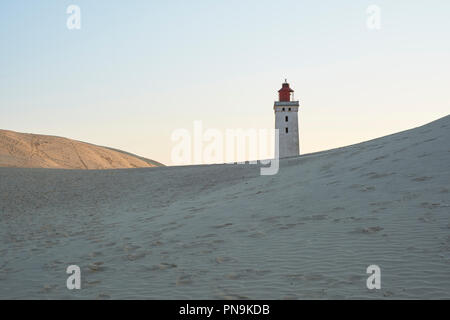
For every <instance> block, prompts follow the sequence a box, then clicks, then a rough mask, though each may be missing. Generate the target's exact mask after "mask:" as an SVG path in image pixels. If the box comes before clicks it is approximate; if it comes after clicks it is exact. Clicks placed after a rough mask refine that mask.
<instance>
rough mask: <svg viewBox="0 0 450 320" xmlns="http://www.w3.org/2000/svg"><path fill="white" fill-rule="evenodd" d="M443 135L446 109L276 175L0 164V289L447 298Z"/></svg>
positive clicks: (447, 133) (449, 147) (449, 167)
mask: <svg viewBox="0 0 450 320" xmlns="http://www.w3.org/2000/svg"><path fill="white" fill-rule="evenodd" d="M449 141H450V117H445V118H443V119H440V120H438V121H435V122H433V123H431V124H428V125H426V126H423V127H419V128H416V129H413V130H409V131H405V132H402V133H398V134H394V135H390V136H387V137H383V138H380V139H376V140H372V141H368V142H365V143H362V144H358V145H354V146H349V147H345V148H340V149H335V150H330V151H327V152H322V153H317V154H310V155H304V156H301V157H298V158H292V159H285V160H282V162H281V167H280V171H279V173H278V174H277V175H275V176H260V175H259V166H257V165H249V164H246V165H212V166H191V167H161V168H145V169H127V170H112V171H82V170H49V169H12V168H1V169H0V240H1V241H0V298H1V299H10V298H12V299H15V298H25V299H56V298H58V299H77V298H83V299H131V298H133V299H175V298H179V299H245V298H249V299H354V298H383V299H399V298H406V299H417V298H425V299H432V298H437V299H444V298H445V299H449V298H450V219H449V217H450V193H449V189H450V183H449V182H450V144H449ZM71 264H76V265H79V266H80V267H81V270H82V275H81V277H82V280H81V282H82V289H81V290H78V291H69V290H68V289H67V288H66V279H67V277H68V275H67V274H66V273H65V270H66V268H67V266H68V265H71ZM372 264H376V265H378V266H380V268H381V286H382V288H381V290H368V289H367V287H366V279H367V277H368V275H367V274H366V268H367V267H368V266H369V265H372Z"/></svg>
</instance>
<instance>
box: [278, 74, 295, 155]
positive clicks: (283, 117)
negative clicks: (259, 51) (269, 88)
mask: <svg viewBox="0 0 450 320" xmlns="http://www.w3.org/2000/svg"><path fill="white" fill-rule="evenodd" d="M278 96H279V99H278V101H275V104H274V106H273V110H274V111H275V129H278V133H279V141H278V152H279V153H278V155H279V157H280V158H286V157H294V156H298V155H299V154H300V147H299V138H298V108H299V102H298V101H294V90H292V89H291V88H290V87H289V83H288V82H287V80H285V82H284V83H283V84H282V87H281V89H280V90H278ZM276 147H277V146H276ZM275 154H277V153H276V150H275Z"/></svg>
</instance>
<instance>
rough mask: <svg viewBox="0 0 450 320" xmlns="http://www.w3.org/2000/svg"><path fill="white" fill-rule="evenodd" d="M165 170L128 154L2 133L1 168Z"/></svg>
mask: <svg viewBox="0 0 450 320" xmlns="http://www.w3.org/2000/svg"><path fill="white" fill-rule="evenodd" d="M155 166H161V164H160V163H158V162H156V161H153V160H149V159H145V158H142V157H139V156H136V155H133V154H130V153H127V152H124V151H120V150H116V149H111V148H106V147H100V146H96V145H92V144H88V143H85V142H80V141H75V140H71V139H67V138H61V137H54V136H45V135H38V134H28V133H18V132H14V131H6V130H0V167H18V168H58V169H120V168H143V167H155Z"/></svg>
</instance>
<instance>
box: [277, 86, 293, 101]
mask: <svg viewBox="0 0 450 320" xmlns="http://www.w3.org/2000/svg"><path fill="white" fill-rule="evenodd" d="M293 92H294V90H292V89H291V88H289V83H287V81H285V82H284V83H283V86H282V88H281V89H280V90H278V95H279V101H283V102H289V101H291V93H292V94H293Z"/></svg>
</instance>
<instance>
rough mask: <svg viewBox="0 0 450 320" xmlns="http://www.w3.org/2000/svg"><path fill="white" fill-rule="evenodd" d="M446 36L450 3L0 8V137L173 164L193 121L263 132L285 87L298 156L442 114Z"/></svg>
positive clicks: (81, 0)
mask: <svg viewBox="0 0 450 320" xmlns="http://www.w3.org/2000/svg"><path fill="white" fill-rule="evenodd" d="M70 4H75V5H78V6H79V7H80V8H81V30H68V29H67V27H66V20H67V17H68V15H67V14H66V8H67V6H68V5H70ZM371 4H375V5H378V6H379V7H380V8H381V10H382V16H381V18H382V20H381V23H382V25H381V30H379V31H373V30H368V29H367V27H366V20H367V14H366V9H367V7H368V6H369V5H371ZM449 36H450V1H447V0H441V1H438V0H431V1H422V0H421V1H419V0H417V1H413V0H409V1H404V0H397V1H392V0H390V1H345V2H344V1H335V0H333V1H331V0H330V1H312V0H311V1H301V0H293V1H273V0H272V1H262V0H258V1H245V0H240V1H231V0H227V1H218V0H217V1H196V0H192V1H170V0H168V1H151V0H145V1H144V0H141V1H138V0H134V1H130V0H129V1H119V0H116V1H114V0H96V1H91V0H89V1H88V0H72V1H51V0H46V1H44V0H37V1H28V0H4V1H1V2H0V39H1V50H0V128H2V129H9V130H15V131H20V132H32V133H42V134H51V135H58V136H65V137H69V138H73V139H77V140H82V141H87V142H91V143H94V144H100V145H106V146H110V147H115V148H120V149H124V150H126V151H129V152H133V153H137V154H139V155H142V156H146V157H149V158H152V159H155V160H157V161H162V162H163V163H166V164H170V150H171V147H172V146H173V142H171V140H170V136H171V133H172V132H173V130H175V129H177V128H187V129H191V128H192V122H193V121H194V120H202V121H203V124H204V126H205V127H207V128H208V127H212V128H218V129H225V128H272V127H273V125H274V116H273V109H272V106H273V101H274V100H275V99H276V92H277V90H278V89H279V88H280V86H281V82H282V81H283V80H284V78H288V80H289V82H290V83H291V86H292V87H293V88H294V89H295V90H296V98H298V99H299V100H300V104H301V111H300V113H299V116H300V118H299V119H300V142H301V149H302V150H301V151H302V153H305V152H313V151H318V150H323V149H328V148H333V147H338V146H343V145H347V144H351V143H355V142H359V141H363V140H367V139H370V138H375V137H378V136H382V135H385V134H389V133H393V132H397V131H400V130H404V129H408V128H411V127H414V126H417V125H420V124H424V123H426V122H429V121H432V120H435V119H437V118H439V117H442V116H445V115H447V114H448V113H449V110H450V93H449V92H450V90H449V83H450V41H449V38H450V37H449Z"/></svg>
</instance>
